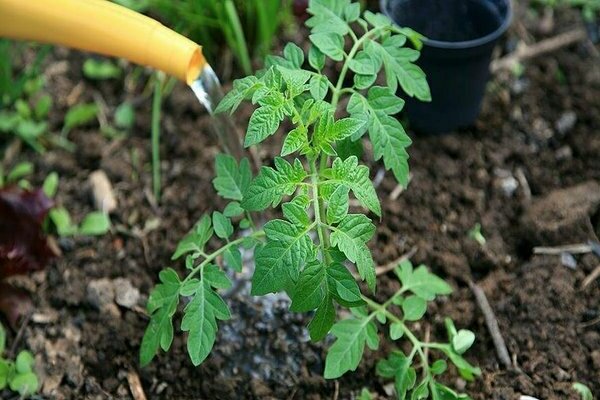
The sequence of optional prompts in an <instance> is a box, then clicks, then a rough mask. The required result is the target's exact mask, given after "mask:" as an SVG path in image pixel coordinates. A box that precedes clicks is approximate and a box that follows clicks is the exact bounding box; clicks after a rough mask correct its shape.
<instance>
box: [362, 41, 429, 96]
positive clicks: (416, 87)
mask: <svg viewBox="0 0 600 400" xmlns="http://www.w3.org/2000/svg"><path fill="white" fill-rule="evenodd" d="M405 42H406V37H405V36H402V35H396V36H390V37H388V38H387V39H385V40H384V41H383V43H381V44H379V43H377V42H376V41H370V42H368V44H369V47H368V49H369V51H370V52H372V53H374V54H377V56H378V57H379V58H381V60H382V61H383V66H384V69H385V76H386V80H387V85H388V86H389V88H390V89H391V90H392V91H393V92H395V91H396V90H397V88H398V85H400V87H401V88H402V90H404V92H405V93H406V94H407V95H409V96H411V97H416V98H417V99H419V100H421V101H431V92H430V91H429V85H428V84H427V80H426V78H425V73H424V72H423V70H422V69H421V68H419V67H418V66H417V65H415V64H414V61H416V60H417V59H418V58H419V52H418V51H417V50H413V49H410V48H406V47H402V46H403V45H404V43H405Z"/></svg>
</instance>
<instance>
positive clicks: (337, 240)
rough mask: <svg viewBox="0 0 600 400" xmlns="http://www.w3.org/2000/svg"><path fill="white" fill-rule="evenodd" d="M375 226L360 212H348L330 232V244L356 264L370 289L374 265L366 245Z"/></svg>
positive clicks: (373, 285)
mask: <svg viewBox="0 0 600 400" xmlns="http://www.w3.org/2000/svg"><path fill="white" fill-rule="evenodd" d="M374 233H375V226H374V225H373V224H372V223H371V220H370V219H369V218H367V217H366V216H364V215H362V214H349V215H347V216H346V217H345V218H344V219H343V220H342V221H340V223H339V225H338V226H337V227H336V228H335V230H334V231H333V232H332V233H331V237H330V238H331V244H332V245H333V246H337V247H338V248H339V249H340V250H341V251H342V252H343V253H344V254H345V255H346V257H348V259H349V260H350V261H352V262H353V263H355V264H356V267H357V269H358V272H359V274H360V276H361V278H362V279H363V280H366V281H367V284H368V286H369V288H370V289H371V290H374V288H375V265H374V263H373V258H372V257H371V252H370V251H369V248H368V247H367V245H366V242H368V241H369V240H370V239H371V237H373V234H374Z"/></svg>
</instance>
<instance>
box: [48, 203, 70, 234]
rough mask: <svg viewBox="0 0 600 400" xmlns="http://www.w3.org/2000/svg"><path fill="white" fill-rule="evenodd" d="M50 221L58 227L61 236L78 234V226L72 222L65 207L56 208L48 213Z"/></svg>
mask: <svg viewBox="0 0 600 400" xmlns="http://www.w3.org/2000/svg"><path fill="white" fill-rule="evenodd" d="M48 216H49V217H50V220H51V221H52V223H53V224H54V226H55V227H56V232H57V233H58V235H59V236H61V237H65V236H71V235H74V234H76V233H77V225H75V224H73V223H72V222H71V216H70V215H69V212H68V211H67V210H66V209H65V208H64V207H54V208H53V209H51V210H50V212H49V213H48Z"/></svg>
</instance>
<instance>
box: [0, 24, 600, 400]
mask: <svg viewBox="0 0 600 400" xmlns="http://www.w3.org/2000/svg"><path fill="white" fill-rule="evenodd" d="M522 17H523V19H522V21H523V24H525V25H526V26H527V27H528V28H529V31H530V32H532V34H533V35H534V36H535V37H538V38H540V37H543V34H542V33H539V32H538V31H537V30H536V29H537V28H536V27H537V26H539V23H540V21H539V20H538V19H537V18H533V17H529V16H528V15H523V16H522ZM563 19H564V21H563ZM576 21H577V19H576V18H574V17H573V15H572V14H568V13H567V15H566V16H563V17H562V19H560V20H559V21H557V25H558V26H562V25H565V26H566V27H568V26H570V24H572V23H576ZM558 22H560V24H558ZM557 31H559V29H558V28H556V29H555V30H554V31H552V32H547V33H546V34H552V33H556V32H557ZM517 35H519V29H518V27H516V28H513V30H512V31H511V32H510V34H509V37H508V39H507V40H506V41H505V43H504V44H503V45H504V46H505V49H508V48H510V47H511V46H512V43H513V42H514V40H515V39H516V37H517ZM82 61H83V59H82V58H81V56H80V55H77V54H75V53H71V52H67V51H66V50H63V49H57V50H55V51H54V53H53V56H52V60H51V61H50V62H49V64H48V66H47V68H46V76H47V78H48V87H49V91H50V93H52V94H53V95H54V98H55V103H56V105H55V110H54V111H53V114H52V117H51V124H52V125H53V126H55V127H57V128H58V127H60V124H61V121H62V117H63V115H64V112H65V110H66V109H67V108H68V107H69V106H70V105H72V104H75V103H76V102H81V101H92V100H94V99H98V98H100V99H103V101H104V102H105V106H104V107H105V111H106V113H107V114H108V115H112V114H111V113H112V110H114V108H115V107H116V106H117V105H118V104H120V103H121V102H122V101H123V100H125V99H126V98H128V99H135V100H136V104H137V122H136V126H135V129H134V130H133V131H132V132H131V134H130V135H129V136H127V137H126V138H124V139H119V140H116V141H111V140H108V139H107V138H106V137H105V136H103V135H102V134H101V133H100V132H99V130H98V128H97V127H93V126H92V127H89V128H86V129H78V130H75V131H74V132H72V134H71V135H70V138H71V140H73V141H74V142H75V143H77V151H76V152H75V153H68V152H66V151H62V150H52V151H51V152H47V153H45V154H44V155H42V156H33V155H32V154H30V153H28V152H27V151H25V152H24V153H22V154H21V156H23V155H25V156H26V157H29V158H31V159H32V160H34V162H35V164H36V170H37V175H36V179H35V181H37V182H38V183H39V182H41V181H42V180H43V177H44V176H45V175H46V174H47V173H48V172H49V171H56V172H58V173H59V174H60V176H61V186H60V189H59V195H58V200H59V202H60V203H62V204H64V205H65V206H66V207H67V208H68V209H69V210H71V212H72V214H73V217H74V219H75V220H80V219H81V218H82V217H83V215H85V213H86V212H89V211H91V210H92V207H93V206H92V203H91V200H90V194H89V187H88V186H89V185H88V183H87V179H88V176H89V174H90V173H91V172H92V171H94V170H96V169H102V170H104V171H105V172H106V173H107V175H108V177H109V178H110V180H111V181H112V183H113V185H114V189H115V193H116V196H117V199H118V202H119V207H118V210H117V211H116V212H115V214H114V215H113V222H114V225H115V229H114V231H113V233H111V234H110V235H106V236H104V237H101V238H97V239H88V238H77V239H61V240H60V241H59V245H60V247H61V249H62V251H63V257H62V258H60V259H59V260H58V261H56V262H55V263H54V264H53V265H52V266H51V267H50V268H48V269H47V270H46V271H44V272H42V273H38V274H36V275H34V276H33V277H21V278H18V279H17V280H16V282H15V284H16V285H18V286H21V287H24V288H26V289H27V290H29V291H30V292H31V293H32V297H33V300H34V302H35V313H34V314H33V315H32V316H31V318H30V320H29V321H28V323H27V324H26V325H25V326H24V327H23V329H22V332H21V333H22V335H21V336H20V343H17V344H18V347H28V348H30V349H31V350H32V352H33V353H34V354H36V361H37V365H38V370H39V371H40V373H41V378H42V381H43V382H44V384H43V388H42V391H41V398H45V399H46V398H47V399H81V398H86V399H105V398H124V399H129V398H133V396H132V389H131V388H132V387H136V385H137V384H136V377H139V379H140V382H141V385H142V387H143V390H144V392H145V393H146V395H147V397H148V398H151V399H232V398H240V399H241V398H244V399H269V398H273V399H286V398H287V399H292V398H293V399H330V398H340V399H352V398H355V396H356V395H357V393H358V392H359V391H360V389H361V388H362V387H368V388H370V389H371V390H372V391H373V392H376V393H377V394H378V395H379V396H380V398H388V397H389V395H388V394H386V393H387V392H388V390H389V387H386V384H387V383H388V382H383V381H381V380H380V378H378V377H376V376H375V373H374V363H375V360H376V357H375V356H376V355H379V356H380V355H382V354H383V352H382V353H381V354H379V353H378V354H373V353H372V352H367V354H366V356H365V360H364V361H363V363H362V364H361V366H360V367H359V368H358V370H357V371H356V372H355V373H351V374H348V375H347V376H345V377H344V378H342V379H340V380H339V381H338V382H327V381H325V380H324V379H323V378H322V371H323V362H324V359H325V349H326V347H327V345H328V342H326V343H324V344H312V343H310V341H309V339H308V334H307V331H306V329H305V328H304V326H305V325H306V322H307V318H306V317H305V316H302V315H298V314H293V313H290V312H289V311H287V306H288V304H287V300H286V298H285V297H281V296H267V297H266V298H264V299H253V298H251V297H249V296H248V295H247V284H245V283H242V284H241V285H240V290H239V291H237V292H236V293H232V294H231V295H230V296H229V297H228V299H227V301H228V302H229V304H230V307H232V309H233V314H234V318H233V319H232V320H231V321H228V322H227V323H224V324H222V325H221V328H220V330H219V335H218V342H217V345H216V346H215V350H214V352H213V354H212V355H211V356H210V357H209V359H208V360H207V361H206V362H205V363H204V364H203V365H202V366H200V367H199V368H194V367H193V366H192V364H191V363H190V361H189V360H188V357H187V355H186V349H185V343H184V342H183V340H182V336H181V334H178V335H176V338H175V341H174V344H173V348H172V350H171V351H170V352H169V353H168V354H162V355H160V356H159V357H158V358H157V359H156V360H155V362H153V363H152V364H151V365H150V366H149V367H147V368H145V369H140V368H139V364H138V350H139V345H140V341H141V338H142V335H143V330H144V328H145V326H146V323H147V317H146V316H145V313H144V311H143V306H144V304H145V299H146V296H147V294H148V292H149V290H150V289H151V288H152V286H153V284H154V282H156V280H157V275H158V272H159V271H160V270H161V269H162V268H163V267H165V266H170V265H172V264H171V262H170V256H171V254H172V251H173V250H174V248H175V245H176V243H177V241H178V240H179V239H180V238H181V237H182V236H183V235H184V234H185V233H186V231H187V230H188V229H190V227H191V226H192V225H193V224H194V222H195V221H197V220H198V219H199V218H200V216H201V215H202V214H204V213H209V212H212V211H213V210H215V209H217V208H221V207H222V206H224V203H223V202H222V201H221V200H219V199H218V197H217V196H216V193H215V192H214V190H213V188H212V185H211V184H210V182H211V179H212V177H213V160H214V156H215V154H216V153H217V152H218V147H217V143H216V141H215V140H214V138H213V137H212V136H211V135H210V128H209V124H210V119H209V118H208V117H207V116H206V115H205V114H204V112H203V111H202V109H201V107H200V105H199V104H197V102H196V100H195V99H194V98H193V96H192V95H191V93H190V92H188V91H187V89H186V88H183V87H176V88H175V90H174V92H173V93H172V95H171V96H169V98H167V99H166V100H165V104H164V115H163V120H162V126H163V134H162V142H161V153H162V155H163V160H162V163H161V171H162V181H163V196H162V199H161V202H160V204H159V205H156V202H155V200H154V199H153V198H152V195H151V194H150V192H151V190H150V188H151V182H150V164H149V163H150V140H149V133H148V132H149V126H150V101H149V99H144V98H143V97H140V96H143V87H142V85H141V83H139V82H138V83H137V84H136V83H135V82H126V88H127V90H126V91H123V84H124V83H123V82H122V81H112V82H102V83H93V82H89V81H86V80H84V79H83V78H82V77H81V73H80V71H81V64H82ZM65 62H68V64H66V63H65ZM599 62H600V58H599V57H598V56H597V55H596V53H595V52H594V51H592V50H591V49H590V48H589V47H587V46H586V45H583V44H582V45H577V46H573V47H570V48H568V49H563V50H561V51H559V52H556V53H553V54H552V55H551V56H549V57H545V58H542V59H539V60H535V61H533V62H531V63H529V64H527V66H526V69H525V71H524V73H523V75H522V76H520V77H515V76H513V75H511V74H500V75H497V76H495V77H494V79H493V81H492V82H491V83H490V85H489V88H488V95H487V97H486V100H485V103H484V106H483V111H482V115H481V117H480V119H479V122H478V123H477V125H476V126H475V127H474V128H472V129H469V130H465V131H463V132H458V133H453V134H450V135H446V136H442V137H423V136H413V138H414V145H413V146H412V147H411V150H410V153H411V159H412V162H411V168H412V181H411V184H410V186H409V188H408V190H406V191H404V192H402V193H401V194H400V195H399V196H397V198H393V197H396V196H394V194H397V192H398V191H397V187H396V186H397V184H396V183H395V181H394V179H393V177H392V176H391V175H390V174H385V177H384V178H383V179H382V180H381V181H379V185H378V193H379V196H380V198H381V199H382V206H383V208H384V217H383V222H382V223H380V224H379V227H378V230H377V235H376V240H374V241H373V242H372V243H371V247H372V249H373V250H374V254H375V258H376V260H377V262H378V263H379V264H386V263H389V262H391V261H393V260H395V259H397V258H399V257H400V256H401V255H403V254H405V253H407V252H408V251H410V250H411V249H413V248H416V254H415V256H414V261H415V262H417V263H421V262H422V263H425V264H427V265H429V266H430V267H431V268H432V269H433V270H434V271H435V272H436V273H438V274H440V275H441V276H443V277H444V278H446V279H448V280H449V281H450V282H451V283H452V285H453V287H454V288H455V289H456V290H455V292H454V294H452V295H451V296H449V297H448V298H446V299H441V300H438V301H437V302H436V303H434V304H432V305H431V306H430V308H429V311H428V317H427V319H426V321H427V322H425V323H422V324H421V326H419V327H417V329H418V330H421V331H425V330H426V329H430V330H431V332H432V339H435V338H436V337H440V338H441V337H442V334H443V317H444V316H450V317H452V318H453V319H454V320H455V322H456V325H457V326H458V327H462V328H468V329H471V330H473V331H474V332H475V333H476V335H477V338H478V340H477V342H476V344H475V346H474V348H473V349H472V350H471V351H470V352H469V353H468V354H467V358H468V359H469V360H470V361H471V362H472V363H473V364H476V365H479V366H480V367H481V368H482V370H483V375H482V377H481V378H480V379H478V380H476V381H475V382H473V383H465V382H464V381H462V380H460V379H459V378H456V377H453V375H452V374H450V376H449V378H447V379H448V383H450V384H452V385H453V386H454V387H459V388H463V389H464V391H465V392H467V393H469V394H471V395H472V397H473V398H474V399H477V400H484V399H485V400H490V399H493V400H496V399H497V400H509V399H510V400H512V399H518V398H519V395H529V396H534V397H537V398H539V399H546V400H551V399H578V396H577V395H576V394H575V393H574V392H573V391H572V390H571V389H570V387H571V385H572V383H574V382H582V383H585V384H587V385H588V386H589V387H590V388H591V389H592V391H593V392H594V393H595V394H596V395H598V394H599V393H600V321H599V320H598V318H599V317H600V280H596V281H594V282H592V283H591V284H589V285H588V286H587V287H586V288H582V282H583V281H584V279H585V277H586V276H587V275H589V274H590V273H591V272H592V270H593V269H594V268H596V267H597V266H598V265H599V264H600V258H598V257H597V256H595V255H593V254H585V255H577V256H575V257H576V261H577V263H576V264H577V265H576V267H575V268H568V267H567V266H565V265H563V264H564V262H561V257H560V256H549V255H535V256H534V255H533V247H534V246H541V245H564V244H571V243H579V242H582V241H586V240H598V239H597V235H598V234H599V231H600V208H599V207H598V202H594V201H593V199H594V197H595V195H596V193H595V190H596V189H595V188H597V187H598V186H594V185H595V184H594V182H596V183H600V135H599V133H598V130H599V129H600V64H599ZM65 68H68V74H65V73H63V72H66V71H67V69H65ZM57 71H58V72H57ZM61 71H62V72H61ZM136 96H137V97H136ZM250 113H251V109H250V108H248V107H245V108H243V109H242V110H241V112H239V113H237V114H236V116H235V119H236V123H237V126H239V127H243V126H245V123H246V121H247V118H248V117H249V114H250ZM280 139H281V138H280V136H278V137H276V138H275V139H274V142H272V143H275V141H278V140H280ZM368 153H369V152H367V154H368ZM259 156H260V157H262V158H264V159H265V160H268V159H269V157H271V156H272V153H269V152H268V149H267V150H264V152H263V153H260V154H259ZM367 157H369V156H367ZM369 162H370V163H371V165H372V176H373V177H375V176H382V175H381V173H380V172H379V171H380V169H381V165H379V164H376V163H373V162H372V160H371V161H369ZM579 184H586V185H588V186H587V187H588V189H587V190H588V191H583V192H582V191H571V190H569V188H571V187H573V186H575V185H579ZM564 189H567V191H566V192H564V193H563V192H561V194H560V196H562V197H564V198H568V199H571V196H575V197H576V198H575V199H572V202H571V203H568V202H567V203H565V204H579V205H581V207H573V208H572V212H571V214H569V212H568V210H567V211H565V213H566V214H568V215H565V216H563V217H564V218H562V217H560V216H559V215H556V214H555V213H549V212H544V211H547V210H546V208H544V207H540V206H537V208H536V206H535V205H536V204H539V202H540V201H543V199H544V197H545V196H548V195H550V196H552V195H553V193H556V191H557V190H564ZM560 196H559V197H560ZM540 199H542V200H540ZM565 201H567V200H565ZM549 203H552V204H554V203H555V202H554V201H550V202H549ZM540 208H541V211H539V213H540V214H539V215H538V214H534V215H531V213H532V212H535V210H536V209H540ZM532 210H534V211H532ZM569 210H571V208H569ZM544 221H547V222H548V224H543V223H542V222H544ZM476 223H480V224H481V226H482V233H483V234H484V236H485V237H486V239H487V242H486V244H485V245H484V246H480V245H479V244H478V243H477V242H475V241H474V240H473V239H471V238H469V236H468V232H469V230H470V229H471V228H472V227H473V226H474V225H475V224H476ZM538 223H539V226H538ZM557 224H558V225H560V224H562V225H560V228H561V229H562V230H560V232H562V233H561V235H560V236H559V237H558V239H557V235H556V231H555V230H552V229H550V228H547V229H546V228H545V227H549V226H555V225H557ZM561 238H562V240H560V239H561ZM174 266H175V267H176V268H178V269H179V270H180V271H183V269H184V267H183V266H182V265H180V264H176V265H174ZM117 278H125V279H126V280H127V281H128V283H130V284H131V286H132V287H133V288H135V289H137V290H139V292H140V293H141V298H140V299H139V300H138V301H137V302H136V304H135V305H134V306H131V307H129V308H126V307H121V306H117V305H116V304H114V303H112V298H109V299H108V301H105V302H104V303H102V304H104V305H103V306H101V307H100V309H99V308H98V304H99V301H98V299H97V298H98V296H96V295H94V293H96V292H95V291H94V288H96V287H100V288H102V287H106V286H102V284H106V285H108V286H111V285H113V286H114V280H115V279H117ZM469 278H471V279H473V280H474V281H475V282H477V283H478V284H479V285H480V286H481V287H482V288H483V290H484V291H485V293H486V295H487V296H488V299H489V301H490V304H491V306H492V308H493V309H494V311H495V312H496V315H497V318H498V322H499V325H500V330H501V332H502V334H503V336H504V338H505V340H506V342H507V345H508V350H509V353H510V355H511V357H512V360H513V367H511V368H509V369H507V368H504V367H503V366H501V365H500V364H499V362H498V358H497V356H496V352H495V349H494V345H493V343H492V340H491V337H490V335H489V332H488V330H487V328H486V325H485V323H484V319H483V316H482V314H481V312H480V310H479V308H478V307H477V305H476V303H475V301H474V298H473V295H472V293H471V291H470V289H469V287H468V286H467V284H466V280H467V279H469ZM379 279H380V281H379V286H380V289H379V292H378V294H377V296H378V297H379V298H381V299H383V298H385V296H386V295H389V294H390V293H391V292H392V291H393V290H394V288H396V287H397V282H396V281H395V278H394V276H393V274H389V275H386V276H381V277H380V278H379ZM99 281H100V282H101V283H100V284H99V283H98V282H99ZM107 282H108V283H107ZM100 292H101V293H104V292H102V290H101V291H100ZM382 335H383V333H382ZM14 339H15V333H14V332H13V333H11V334H10V337H9V342H12V341H13V340H14ZM384 348H385V349H388V350H389V348H390V347H389V345H385V347H384ZM0 397H2V398H11V396H10V395H9V394H8V393H6V392H1V393H0Z"/></svg>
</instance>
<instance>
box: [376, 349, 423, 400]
mask: <svg viewBox="0 0 600 400" xmlns="http://www.w3.org/2000/svg"><path fill="white" fill-rule="evenodd" d="M411 363H412V359H410V358H408V357H406V356H405V355H404V353H402V352H401V351H399V350H396V351H393V352H392V353H390V355H389V356H388V358H387V359H383V360H381V361H379V362H378V363H377V367H376V371H377V375H379V376H381V377H383V378H394V388H395V389H396V395H397V397H398V398H399V399H404V398H406V393H407V392H408V391H409V390H410V389H412V388H413V387H414V385H415V382H416V379H417V374H416V372H415V370H414V368H411V367H410V366H411Z"/></svg>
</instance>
